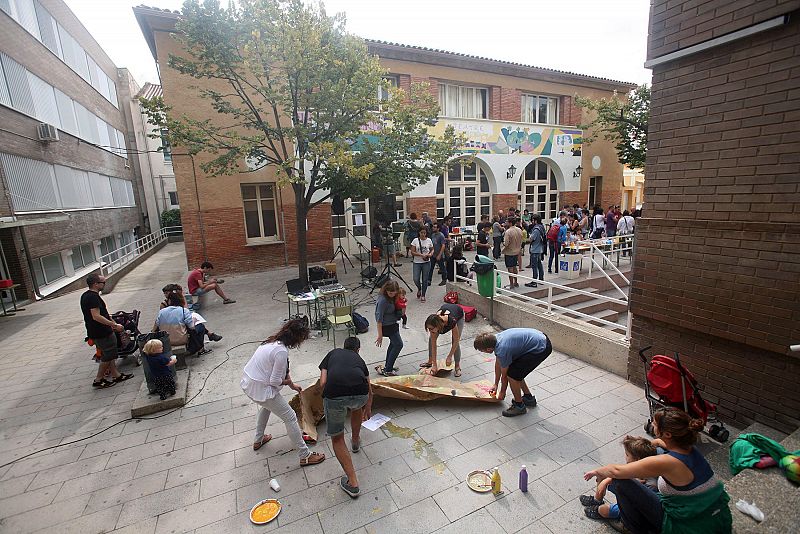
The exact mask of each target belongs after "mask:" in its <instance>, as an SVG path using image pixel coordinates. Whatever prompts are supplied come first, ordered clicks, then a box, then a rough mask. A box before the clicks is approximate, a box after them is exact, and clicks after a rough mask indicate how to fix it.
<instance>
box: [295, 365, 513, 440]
mask: <svg viewBox="0 0 800 534" xmlns="http://www.w3.org/2000/svg"><path fill="white" fill-rule="evenodd" d="M371 383H372V392H373V394H374V395H375V396H376V397H390V398H393V399H404V400H412V401H429V400H433V399H438V398H442V397H453V398H458V399H468V400H477V401H482V402H497V398H496V397H493V396H491V395H490V394H489V389H491V387H492V383H491V382H489V381H488V380H481V381H478V382H458V381H456V380H450V379H449V378H439V377H435V376H430V375H405V376H389V377H382V378H379V379H373V380H371ZM289 406H291V407H292V408H293V409H294V411H295V413H296V414H297V420H298V422H299V423H300V428H301V429H302V430H303V432H305V433H306V434H308V435H309V436H310V437H311V438H312V439H317V425H318V424H319V422H320V421H322V419H323V418H324V417H325V410H324V408H323V406H322V388H321V387H320V385H319V380H317V382H316V383H314V385H313V386H309V387H308V388H306V389H304V390H303V391H302V392H301V393H298V394H297V395H295V396H294V397H293V398H292V400H291V401H290V402H289Z"/></svg>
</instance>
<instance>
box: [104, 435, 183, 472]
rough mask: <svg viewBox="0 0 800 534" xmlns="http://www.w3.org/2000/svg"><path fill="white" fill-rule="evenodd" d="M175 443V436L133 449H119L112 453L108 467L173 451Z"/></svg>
mask: <svg viewBox="0 0 800 534" xmlns="http://www.w3.org/2000/svg"><path fill="white" fill-rule="evenodd" d="M174 444H175V438H174V437H172V438H167V439H161V440H158V441H154V442H153V443H150V444H149V445H147V446H142V447H133V448H131V449H123V450H121V451H117V452H115V453H112V454H111V458H109V460H108V467H116V466H118V465H122V464H128V463H131V462H135V461H136V460H142V459H144V458H150V457H152V456H159V455H161V454H165V453H167V452H170V451H172V447H173V445H174Z"/></svg>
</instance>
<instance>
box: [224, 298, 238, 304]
mask: <svg viewBox="0 0 800 534" xmlns="http://www.w3.org/2000/svg"><path fill="white" fill-rule="evenodd" d="M222 303H223V304H235V303H236V301H235V300H233V299H225V300H223V301H222Z"/></svg>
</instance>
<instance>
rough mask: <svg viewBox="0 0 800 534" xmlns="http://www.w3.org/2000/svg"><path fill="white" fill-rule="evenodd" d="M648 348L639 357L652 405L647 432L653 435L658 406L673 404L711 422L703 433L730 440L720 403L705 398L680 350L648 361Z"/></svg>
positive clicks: (649, 403) (645, 428) (641, 351)
mask: <svg viewBox="0 0 800 534" xmlns="http://www.w3.org/2000/svg"><path fill="white" fill-rule="evenodd" d="M648 349H650V347H645V348H643V349H642V350H640V351H639V359H641V360H642V364H643V365H644V372H645V375H644V378H645V380H644V396H645V399H647V403H648V405H649V408H650V419H648V420H647V424H645V425H644V431H645V432H647V433H648V434H650V435H651V436H652V435H653V414H654V413H655V411H656V410H657V409H660V408H666V407H668V406H672V407H675V408H680V409H681V410H683V411H685V412H686V413H688V414H689V415H691V416H692V417H695V418H697V419H702V420H703V422H704V423H706V424H708V423H711V426H710V427H709V428H708V430H707V431H706V430H703V433H705V434H707V435H709V436H711V437H712V438H713V439H715V440H717V441H719V442H720V443H724V442H725V441H727V440H728V437H729V436H730V432H729V431H728V429H727V428H725V425H724V424H723V423H722V421H720V420H718V419H717V405H716V404H712V403H710V402H708V401H707V400H704V399H703V397H702V396H701V395H700V390H699V388H698V387H697V380H696V379H695V377H694V376H693V375H692V373H691V372H689V370H688V369H686V368H685V367H684V366H683V365H681V360H680V356H678V353H677V352H676V353H675V357H674V358H670V357H669V356H663V355H661V354H658V355H656V356H653V358H652V359H651V360H650V362H649V363H648V361H647V357H646V356H645V355H644V353H645V351H647V350H648ZM653 393H655V394H656V395H658V397H655V396H654V395H653Z"/></svg>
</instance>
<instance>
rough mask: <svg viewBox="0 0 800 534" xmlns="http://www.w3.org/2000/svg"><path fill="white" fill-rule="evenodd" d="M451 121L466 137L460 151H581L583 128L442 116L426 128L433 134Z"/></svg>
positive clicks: (545, 153) (532, 153)
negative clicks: (443, 117)
mask: <svg viewBox="0 0 800 534" xmlns="http://www.w3.org/2000/svg"><path fill="white" fill-rule="evenodd" d="M451 125H452V126H453V128H455V130H456V133H463V134H464V135H465V136H466V138H467V142H466V144H465V145H464V146H462V147H461V149H462V150H463V151H464V152H472V153H476V154H525V155H530V156H555V155H557V154H560V155H565V156H574V157H580V155H581V145H582V143H583V130H576V129H567V128H555V127H552V126H536V125H510V124H504V123H501V122H486V121H468V120H450V119H442V120H440V121H439V122H437V123H436V125H435V126H433V127H432V128H431V130H430V131H431V133H432V134H433V135H435V136H436V135H441V134H442V133H443V132H444V130H445V128H447V127H448V126H451Z"/></svg>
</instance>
